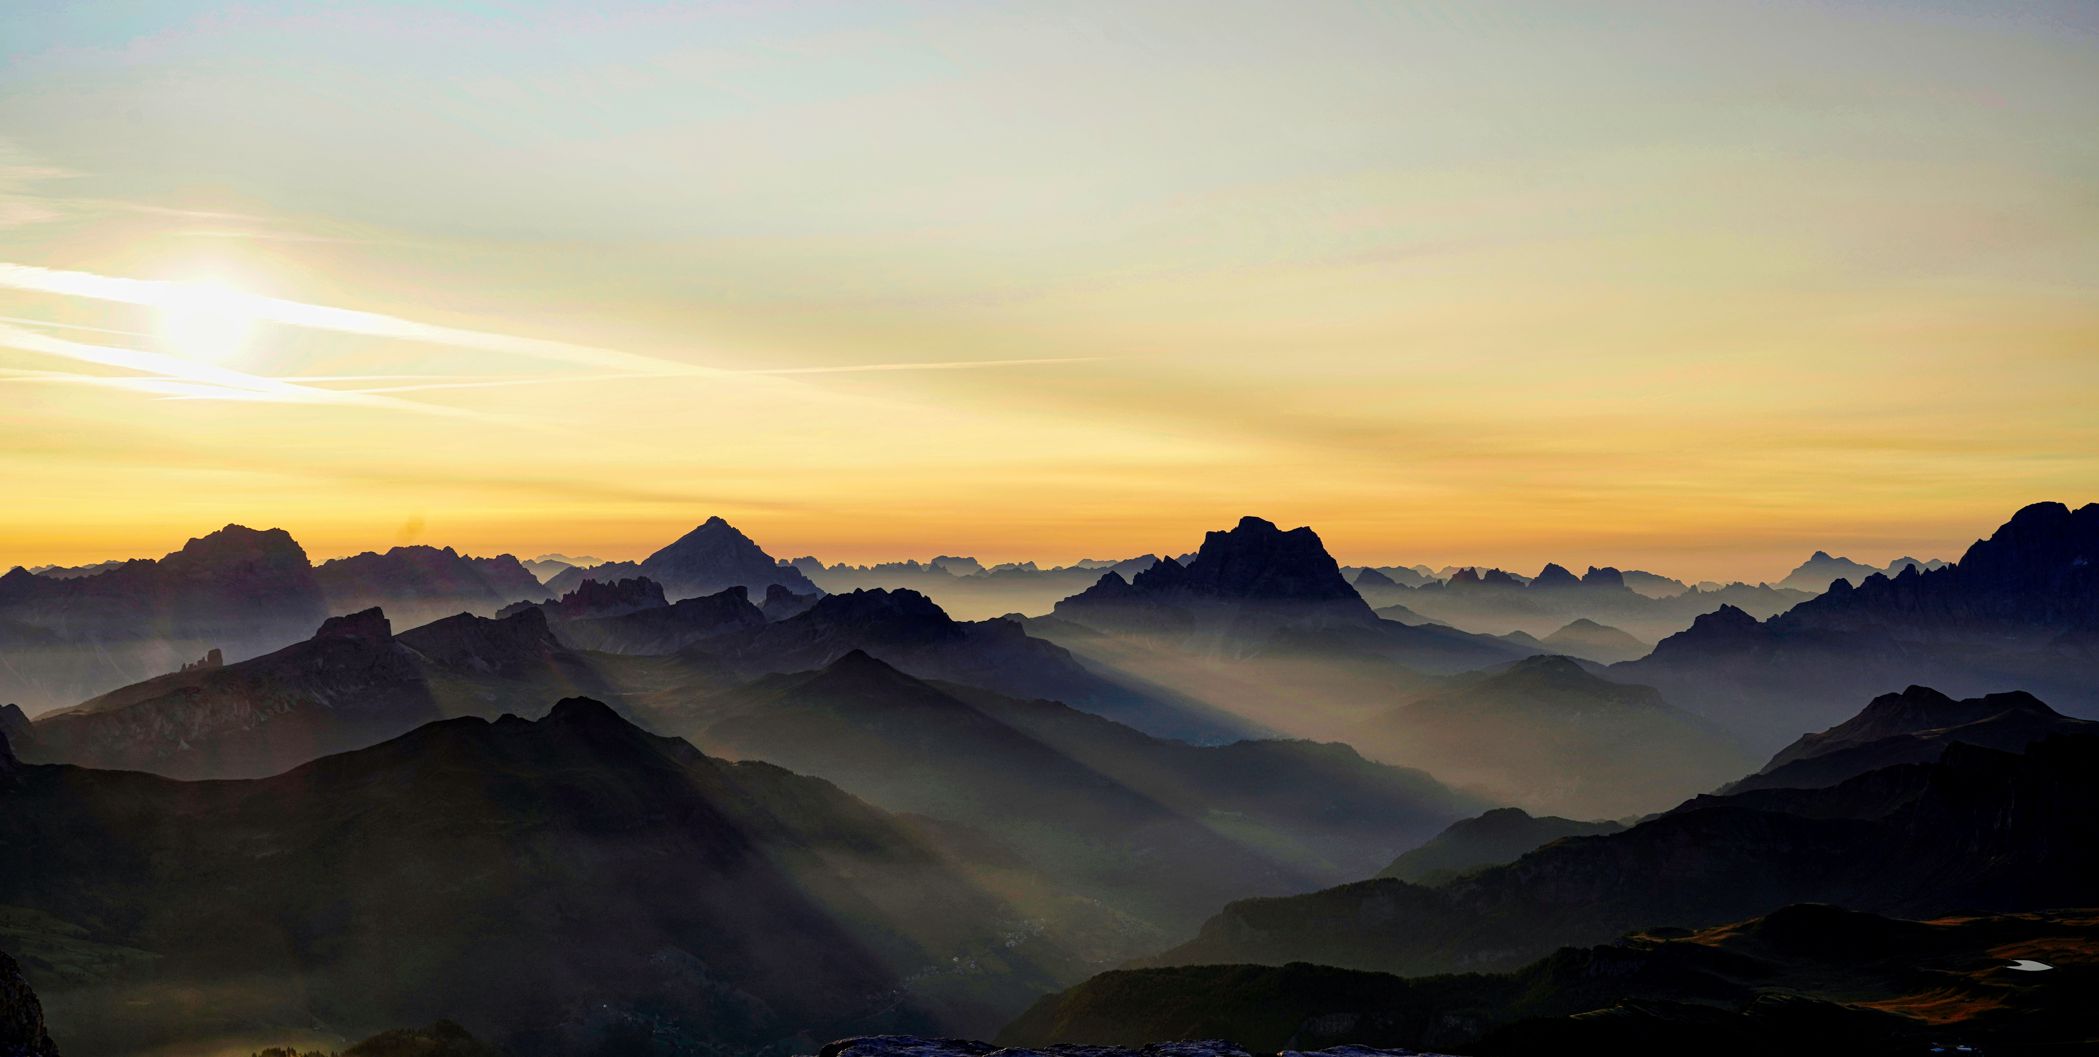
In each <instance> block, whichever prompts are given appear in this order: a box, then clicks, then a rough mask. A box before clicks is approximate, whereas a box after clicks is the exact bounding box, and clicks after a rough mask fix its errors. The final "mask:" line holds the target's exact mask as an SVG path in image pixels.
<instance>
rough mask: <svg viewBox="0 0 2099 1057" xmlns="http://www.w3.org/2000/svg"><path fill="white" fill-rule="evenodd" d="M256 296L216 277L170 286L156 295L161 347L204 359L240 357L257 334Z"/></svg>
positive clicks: (226, 360) (170, 352)
mask: <svg viewBox="0 0 2099 1057" xmlns="http://www.w3.org/2000/svg"><path fill="white" fill-rule="evenodd" d="M254 300H255V299H254V297H253V296H252V295H250V294H247V293H244V292H242V291H240V290H237V289H235V288H233V287H231V286H228V285H226V284H225V283H221V282H218V281H216V280H199V281H192V282H185V283H180V284H176V285H175V286H173V287H172V288H167V289H166V290H165V291H164V293H163V295H162V296H161V297H160V298H157V299H156V301H157V304H158V307H159V321H158V325H157V328H156V329H157V331H158V336H159V346H160V351H161V352H164V353H167V354H168V355H170V356H180V357H183V358H184V359H189V360H196V361H200V362H203V363H227V362H230V361H232V360H234V359H236V358H237V357H239V356H240V354H241V353H242V352H243V351H245V350H246V349H247V347H248V343H249V341H250V340H252V339H253V337H254V335H255V328H256V324H257V322H258V320H257V318H256V315H255V310H254V308H253V304H254Z"/></svg>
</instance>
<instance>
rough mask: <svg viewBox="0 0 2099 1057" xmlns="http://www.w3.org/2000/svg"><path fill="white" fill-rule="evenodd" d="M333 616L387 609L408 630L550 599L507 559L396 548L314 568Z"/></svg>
mask: <svg viewBox="0 0 2099 1057" xmlns="http://www.w3.org/2000/svg"><path fill="white" fill-rule="evenodd" d="M314 578H315V579H316V580H318V581H319V582H320V585H321V592H322V594H323V596H324V597H326V599H327V600H328V611H329V612H331V613H355V612H357V611H359V610H364V609H384V610H386V612H387V613H388V615H390V616H391V617H392V618H393V619H394V620H397V621H400V622H401V625H402V626H403V627H414V626H416V625H418V624H426V623H429V622H430V621H432V620H436V619H438V618H439V617H448V616H452V615H454V614H458V613H473V614H476V615H478V616H493V615H495V613H496V611H497V610H500V609H502V608H503V607H504V606H507V605H510V604H511V603H513V602H528V601H540V600H543V599H546V598H549V597H551V595H550V594H549V592H548V591H547V588H546V587H545V585H543V584H541V583H540V582H539V578H538V577H535V576H533V575H532V573H531V571H530V570H527V569H526V568H525V567H524V565H523V564H521V563H519V561H518V560H517V559H516V558H515V557H512V556H511V555H508V554H501V555H497V556H496V557H493V558H474V557H470V556H467V555H463V554H460V553H459V552H457V551H455V550H453V549H452V548H450V547H444V548H438V547H395V548H393V549H392V550H389V551H387V552H386V553H384V554H378V553H374V552H372V551H366V552H364V553H363V554H358V555H355V556H352V557H348V558H337V559H334V560H333V561H326V562H322V563H321V564H320V566H319V567H317V568H316V569H314Z"/></svg>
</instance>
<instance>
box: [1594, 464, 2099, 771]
mask: <svg viewBox="0 0 2099 1057" xmlns="http://www.w3.org/2000/svg"><path fill="white" fill-rule="evenodd" d="M1613 672H1614V675H1617V676H1618V677H1622V678H1627V679H1631V680H1635V681H1639V682H1644V683H1649V684H1651V685H1654V686H1656V687H1659V688H1660V689H1661V690H1662V692H1663V693H1664V694H1667V695H1668V696H1669V698H1670V699H1671V700H1674V701H1681V702H1683V703H1685V704H1686V705H1687V706H1690V707H1696V708H1699V709H1701V710H1702V711H1703V712H1704V713H1705V714H1706V715H1708V716H1710V717H1712V718H1714V719H1716V720H1719V721H1721V722H1724V723H1727V724H1729V725H1730V726H1732V727H1734V728H1736V729H1738V730H1742V731H1745V732H1747V733H1749V734H1750V735H1752V736H1753V737H1755V738H1757V739H1758V740H1760V741H1762V742H1763V743H1764V744H1767V745H1772V746H1775V745H1777V744H1779V743H1780V742H1781V741H1782V740H1783V739H1785V738H1789V737H1791V736H1792V734H1793V733H1794V732H1797V731H1799V730H1802V729H1815V728H1820V727H1824V726H1827V725H1828V724H1830V723H1831V722H1834V721H1836V720H1837V719H1839V718H1841V717H1842V716H1844V715H1846V714H1848V713H1849V711H1850V707H1851V706H1850V705H1848V704H1847V702H1856V701H1858V700H1859V699H1861V698H1866V697H1870V696H1871V695H1873V694H1876V693H1879V692H1881V691H1883V690H1885V689H1886V688H1887V687H1889V686H1905V685H1911V684H1928V685H1931V686H1935V687H1938V688H1939V689H1941V690H1944V691H1946V692H1948V693H1952V694H1959V695H1973V694H1981V693H1989V692H1993V691H1998V690H2003V689H2007V688H2019V689H2024V690H2028V691H2030V692H2032V693H2035V694H2037V695H2039V696H2041V697H2043V698H2046V699H2048V700H2050V701H2052V702H2054V703H2055V704H2056V705H2057V706H2058V707H2062V708H2065V709H2066V710H2067V711H2069V712H2071V713H2072V714H2094V713H2099V681H2095V680H2094V679H2093V675H2094V673H2099V504H2091V505H2086V506H2084V507H2082V508H2080V509H2078V510H2075V511H2072V510H2071V509H2069V508H2068V507H2066V506H2064V505H2063V504H2061V503H2037V504H2034V505H2032V506H2029V507H2026V508H2025V509H2023V510H2021V511H2019V512H2018V513H2017V514H2016V515H2014V516H2013V517H2012V519H2011V520H2010V521H2008V522H2006V523H2005V524H2004V525H2003V526H2002V527H2000V528H1999V529H1998V530H1997V531H1996V532H1995V533H1993V534H1992V535H1991V536H1990V537H1989V538H1988V539H1985V540H1979V541H1977V542H1976V543H1975V545H1974V546H1971V547H1969V548H1968V551H1967V553H1966V554H1964V555H1962V557H1961V560H1960V561H1959V562H1958V563H1956V564H1954V565H1950V566H1946V567H1944V568H1940V569H1935V570H1932V571H1930V572H1924V571H1922V570H1921V569H1920V568H1918V567H1914V566H1913V567H1909V568H1906V569H1905V570H1904V571H1903V572H1902V573H1901V574H1900V575H1898V576H1895V577H1892V578H1891V577H1888V576H1884V575H1879V574H1876V575H1873V576H1869V577H1867V578H1866V580H1865V582H1864V583H1862V584H1860V585H1859V586H1858V587H1855V588H1854V587H1850V586H1849V585H1848V583H1845V582H1842V581H1840V582H1838V583H1837V584H1833V585H1832V586H1831V590H1830V591H1829V592H1828V593H1826V594H1823V595H1821V596H1820V597H1817V598H1815V599H1813V600H1812V601H1809V602H1804V603H1802V604H1800V605H1799V606H1796V607H1795V608H1793V609H1791V610H1789V611H1787V612H1785V613H1783V614H1781V615H1779V616H1776V617H1773V618H1771V619H1770V620H1767V621H1761V622H1760V621H1758V620H1756V619H1754V618H1753V617H1752V616H1751V615H1750V614H1748V613H1745V612H1742V611H1740V610H1738V609H1733V608H1722V609H1720V610H1716V611H1714V612H1712V613H1709V614H1707V615H1705V616H1703V617H1700V618H1699V619H1698V621H1697V622H1696V623H1694V624H1693V625H1692V626H1691V627H1690V628H1689V629H1688V630H1686V631H1684V632H1682V633H1681V634H1678V635H1673V636H1670V637H1669V638H1667V639H1664V640H1662V641H1661V642H1660V643H1659V644H1657V645H1656V647H1655V650H1654V652H1653V653H1652V654H1650V655H1649V656H1647V657H1644V658H1642V659H1640V660H1637V661H1632V662H1628V663H1626V664H1624V665H1621V666H1619V667H1617V668H1614V669H1613Z"/></svg>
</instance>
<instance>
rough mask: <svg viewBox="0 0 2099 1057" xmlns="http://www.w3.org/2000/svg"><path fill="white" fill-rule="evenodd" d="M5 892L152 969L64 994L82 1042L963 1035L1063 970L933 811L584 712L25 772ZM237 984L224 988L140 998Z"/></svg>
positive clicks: (569, 707)
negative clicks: (635, 1032) (281, 753)
mask: <svg viewBox="0 0 2099 1057" xmlns="http://www.w3.org/2000/svg"><path fill="white" fill-rule="evenodd" d="M31 863H33V864H34V866H33V868H32V867H31V865H30V864H31ZM0 904H5V905H7V906H9V907H10V908H14V909H15V911H16V912H18V913H23V912H29V913H33V914H36V915H43V916H44V919H48V920H50V921H53V922H59V923H65V922H84V923H92V925H93V927H94V928H95V929H96V932H95V933H94V935H95V936H96V937H97V939H98V940H99V941H100V942H103V943H110V944H123V945H126V946H127V947H129V948H131V949H135V950H139V951H143V952H147V953H149V954H150V955H151V957H150V958H149V959H148V962H147V963H146V964H145V965H143V966H141V967H140V968H139V969H137V970H127V969H125V968H124V967H123V966H121V965H112V966H108V967H105V968H102V969H98V970H94V971H92V972H90V973H88V978H87V979H85V980H77V982H76V983H74V984H72V985H70V986H58V987H54V988H52V989H50V990H48V991H47V992H46V993H45V995H44V998H45V1002H46V1010H47V1013H49V1014H50V1016H51V1019H52V1024H53V1026H54V1029H62V1031H63V1035H62V1037H64V1038H67V1039H69V1040H73V1041H72V1043H71V1044H72V1045H76V1046H77V1047H78V1048H79V1050H80V1052H84V1053H93V1052H111V1051H112V1050H114V1049H118V1048H122V1047H127V1046H131V1045H134V1044H135V1043H136V1041H137V1040H139V1039H142V1038H159V1039H163V1040H165V1041H167V1042H169V1043H175V1042H182V1041H185V1040H197V1039H202V1038H209V1037H211V1036H212V1034H213V1033H214V1032H219V1031H225V1030H226V1029H228V1028H229V1027H233V1026H238V1027H239V1028H240V1030H242V1031H244V1032H248V1033H252V1032H253V1031H254V1030H255V1027H256V1026H257V1025H266V1024H279V1025H285V1024H301V1025H303V1024H311V1023H316V1022H319V1023H326V1024H329V1025H331V1026H333V1027H335V1028H336V1029H337V1030H341V1031H345V1032H348V1033H350V1034H352V1035H353V1036H355V1035H361V1034H365V1033H368V1032H372V1031H377V1030H381V1029H382V1028H384V1027H385V1026H386V1025H389V1024H401V1023H414V1022H418V1021H421V1020H425V1019H428V1018H429V1017H430V1016H432V1014H431V1013H430V1011H431V1010H434V1009H436V1010H444V1011H446V1015H447V1016H450V1017H453V1018H455V1019H457V1020H458V1021H459V1022H460V1023H462V1024H464V1025H466V1026H467V1027H468V1028H469V1029H470V1030H472V1031H473V1032H474V1033H475V1034H477V1035H482V1036H484V1037H487V1038H489V1039H491V1040H492V1041H494V1042H497V1043H500V1044H504V1046H505V1048H506V1049H513V1050H515V1051H516V1052H520V1053H545V1052H567V1053H582V1052H602V1050H601V1047H602V1046H604V1045H606V1043H605V1042H604V1040H603V1037H602V1029H603V1028H604V1027H606V1026H607V1025H608V1024H609V1025H614V1026H617V1025H622V1024H632V1023H636V1022H641V1023H646V1024H648V1025H649V1030H648V1032H647V1033H646V1036H645V1037H653V1045H655V1046H656V1047H657V1050H656V1051H655V1052H714V1051H717V1050H731V1051H749V1050H752V1049H755V1048H757V1047H760V1046H762V1045H763V1044H765V1043H768V1042H770V1041H772V1040H776V1039H779V1038H782V1037H786V1036H788V1035H791V1034H793V1033H795V1032H797V1031H800V1030H804V1029H807V1030H811V1031H812V1032H817V1033H819V1035H818V1037H824V1036H825V1035H831V1034H844V1033H845V1031H844V1030H843V1029H844V1027H845V1026H846V1025H848V1024H850V1025H854V1026H856V1027H860V1028H863V1029H864V1028H865V1027H867V1026H891V1027H905V1028H907V1029H908V1028H917V1029H920V1030H924V1029H936V1030H939V1029H945V1030H964V1029H968V1028H970V1027H972V1026H979V1025H982V1023H983V1019H982V1018H983V1017H984V1016H985V1015H986V1014H985V1013H984V1012H983V1011H984V1009H986V1008H987V1007H986V1006H985V1005H983V1003H985V1002H987V1001H988V1002H991V1003H993V1005H995V1006H997V1007H1003V1008H1010V1006H1008V1003H1011V1002H1013V1001H1014V1000H1015V999H1016V998H1017V997H1018V996H1019V995H1023V994H1025V993H1026V989H1028V988H1041V987H1043V986H1044V983H1045V982H1046V981H1047V979H1048V977H1046V976H1045V975H1044V974H1043V972H1042V971H1041V970H1040V968H1039V967H1038V965H1037V963H1036V962H1034V961H1033V960H1032V959H1034V958H1035V957H1036V956H1037V954H1038V952H1039V953H1043V954H1047V955H1049V956H1052V957H1055V953H1054V952H1053V951H1045V950H1044V949H1043V948H1042V947H1041V945H1040V944H1036V943H1032V942H1031V941H1028V940H1027V939H1026V938H1025V937H1015V936H1014V935H1013V934H1012V932H1011V931H1010V929H1011V921H1012V919H1011V918H1010V917H1009V912H1008V911H1007V909H1006V908H1005V906H1004V904H1002V903H1000V902H999V901H998V900H996V899H995V898H992V897H989V896H986V895H984V894H982V893H980V892H979V891H978V890H976V889H975V888H974V887H973V886H972V885H971V884H969V883H967V882H965V881H963V880H961V879H960V878H959V877H958V875H957V874H956V873H955V872H954V869H953V868H952V867H951V866H950V865H949V864H948V862H947V861H946V860H944V859H943V858H942V855H941V853H939V852H937V851H936V850H935V849H934V848H933V847H932V846H930V845H928V844H927V843H926V839H925V838H924V837H923V836H922V835H921V834H919V833H918V832H917V831H916V830H915V829H914V828H913V827H912V826H911V825H910V824H907V823H905V822H903V821H900V820H898V819H895V818H893V817H890V816H888V815H885V814H883V813H881V812H879V811H876V810H874V809H872V808H869V807H867V806H866V805H864V804H862V803H860V802H859V801H856V800H854V799H852V798H851V797H848V796H846V795H845V794H843V793H840V792H839V791H838V790H837V789H836V788H835V787H833V786H831V785H830V784H828V783H825V782H822V781H818V780H815V779H810V778H803V777H801V776H798V775H794V774H790V773H788V772H786V771H782V770H780V769H779V768H777V767H773V766H770V765H766V764H731V763H725V762H722V761H720V760H716V759H711V758H709V757H706V756H703V755H702V754H700V753H699V752H698V751H696V750H694V749H693V748H692V747H691V746H690V745H687V744H686V743H684V742H682V741H678V740H675V739H669V738H659V737H656V736H654V735H651V734H648V733H647V732H645V731H643V730H641V729H640V728H638V727H635V726H633V725H632V724H629V723H627V722H625V721H624V720H622V719H620V718H619V717H618V716H617V715H616V714H614V713H613V712H612V710H611V709H609V708H607V707H606V706H604V705H602V704H599V703H597V702H595V701H590V700H587V699H582V698H572V699H567V700H563V701H562V702H560V703H558V704H556V705H555V706H554V707H553V709H552V710H551V711H550V712H548V713H547V715H546V717H545V718H544V719H541V720H539V721H537V722H527V721H525V720H521V719H518V718H516V717H504V718H501V719H498V720H496V721H494V722H490V721H487V720H483V719H478V718H466V719H455V720H449V721H445V722H440V723H433V724H430V725H427V726H424V727H421V728H419V729H417V730H416V731H414V732H412V733H410V734H407V735H405V736H403V737H400V738H397V739H395V740H392V741H389V742H386V743H384V744H381V745H378V746H374V747H371V748H367V749H363V750H359V751H357V752H353V753H348V754H344V755H338V756H330V757H327V758H325V759H322V760H319V761H316V762H314V763H312V764H309V765H307V766H305V767H302V768H299V769H298V770H295V771H292V772H289V773H287V774H283V775H279V776H277V777H274V778H267V779H260V780H251V781H236V782H176V781H171V780H168V779H163V778H157V777H153V776H149V775H143V774H137V773H128V772H114V771H96V770H84V769H81V768H74V767H39V766H25V767H22V768H21V769H20V774H19V776H18V780H17V781H16V782H15V783H14V784H12V785H11V786H10V787H8V788H5V789H0ZM40 920H41V919H40ZM353 923H354V924H353ZM961 963H968V964H971V965H974V966H976V967H978V969H977V971H976V972H974V973H967V974H965V973H957V972H955V971H954V969H953V967H954V966H956V965H958V964H961ZM222 981H238V983H239V986H225V987H216V989H214V990H212V992H211V993H212V994H214V995H215V996H217V997H216V998H215V1000H214V1001H212V1002H209V1003H202V1004H190V1003H173V1004H170V1003H159V1002H150V1001H143V1000H138V1001H133V1000H132V999H133V998H134V997H137V996H146V995H152V994H155V993H162V992H160V991H159V990H158V989H162V988H167V987H178V988H180V987H204V988H213V987H215V986H216V985H217V984H218V983H219V982H222ZM593 1032H597V1033H598V1034H599V1041H597V1042H595V1043H593V1042H592V1037H593ZM614 1049H615V1050H618V1049H619V1047H618V1046H614ZM621 1052H633V1049H632V1048H629V1049H627V1050H622V1051H621Z"/></svg>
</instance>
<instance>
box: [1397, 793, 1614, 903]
mask: <svg viewBox="0 0 2099 1057" xmlns="http://www.w3.org/2000/svg"><path fill="white" fill-rule="evenodd" d="M1624 828H1625V826H1624V825H1623V824H1622V823H1618V822H1609V821H1604V822H1582V821H1578V820H1575V819H1571V818H1560V817H1558V816H1555V815H1543V816H1538V815H1532V814H1529V813H1528V812H1525V811H1524V810H1523V809H1522V808H1518V807H1498V808H1495V809H1494V810H1492V811H1489V812H1487V813H1485V814H1483V815H1478V816H1475V817H1473V818H1468V819H1461V820H1459V821H1457V822H1453V823H1451V824H1450V828H1448V829H1446V830H1444V831H1443V832H1441V833H1438V834H1436V835H1435V836H1434V837H1433V838H1430V840H1429V841H1428V843H1426V844H1423V845H1422V846H1420V847H1418V848H1415V849H1413V850H1412V851H1409V852H1406V853H1405V854H1403V855H1401V856H1400V857H1399V858H1396V859H1394V860H1392V864H1391V865H1389V866H1387V867H1385V868H1384V870H1382V871H1380V872H1379V873H1378V876H1379V877H1392V878H1397V879H1398V880H1401V881H1406V882H1409V883H1411V884H1418V885H1437V884H1442V883H1443V882H1445V881H1449V880H1452V879H1454V878H1457V877H1460V876H1463V875H1465V874H1468V873H1471V872H1473V871H1474V870H1478V869H1482V868H1484V867H1488V866H1500V865H1501V864H1503V863H1510V862H1515V861H1516V860H1517V859H1520V858H1522V857H1524V856H1525V855H1528V854H1530V853H1531V852H1533V851H1536V850H1538V849H1539V848H1542V847H1544V846H1545V845H1547V844H1551V843H1552V842H1553V841H1556V840H1559V839H1560V838H1562V837H1593V836H1597V835H1599V834H1604V833H1616V832H1618V831H1619V830H1622V829H1624Z"/></svg>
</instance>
